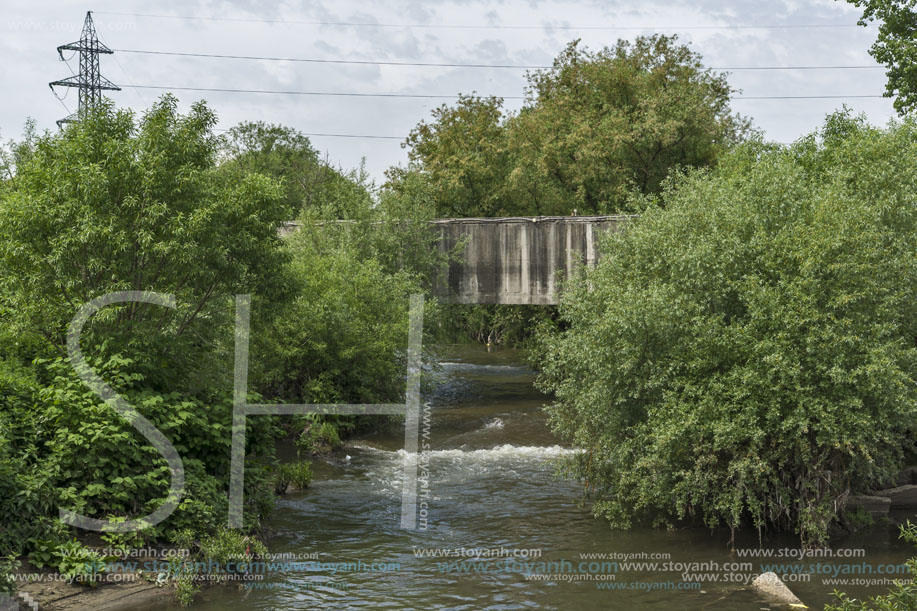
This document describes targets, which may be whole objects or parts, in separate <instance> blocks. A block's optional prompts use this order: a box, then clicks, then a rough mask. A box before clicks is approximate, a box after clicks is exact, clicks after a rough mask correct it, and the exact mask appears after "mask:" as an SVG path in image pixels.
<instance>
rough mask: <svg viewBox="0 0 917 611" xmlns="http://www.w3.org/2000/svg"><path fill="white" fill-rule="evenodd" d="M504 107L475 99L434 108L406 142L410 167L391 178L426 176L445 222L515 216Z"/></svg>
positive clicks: (497, 102)
mask: <svg viewBox="0 0 917 611" xmlns="http://www.w3.org/2000/svg"><path fill="white" fill-rule="evenodd" d="M502 106H503V100H502V99H500V98H497V97H493V96H491V97H488V98H482V97H477V96H473V95H471V96H460V97H459V101H458V102H456V104H455V106H452V107H450V106H447V105H445V104H443V105H442V106H440V107H439V108H437V109H435V110H434V111H433V120H432V121H431V122H430V123H427V122H426V121H421V122H420V123H419V124H418V125H417V127H415V128H414V129H413V130H412V131H411V133H410V135H409V136H408V138H407V140H406V142H405V143H404V146H405V147H406V148H407V149H408V159H409V160H410V165H409V166H408V168H406V169H405V168H393V169H392V170H390V171H389V179H390V180H391V181H392V182H395V183H397V182H398V181H399V180H404V179H405V175H406V174H410V173H414V172H422V173H423V174H425V175H426V176H427V178H428V181H429V185H430V188H431V189H432V194H433V197H434V200H435V202H436V212H437V215H439V216H441V217H468V216H499V215H501V214H509V213H512V212H513V210H512V208H511V206H509V205H508V202H506V201H505V194H504V189H505V183H506V179H507V175H508V172H509V171H510V166H509V153H508V150H507V143H506V129H505V126H504V113H503V109H502Z"/></svg>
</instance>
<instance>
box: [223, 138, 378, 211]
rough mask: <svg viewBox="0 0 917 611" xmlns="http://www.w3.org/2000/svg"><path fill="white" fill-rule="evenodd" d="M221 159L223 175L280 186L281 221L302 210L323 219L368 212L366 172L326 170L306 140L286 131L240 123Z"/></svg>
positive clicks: (316, 152)
mask: <svg viewBox="0 0 917 611" xmlns="http://www.w3.org/2000/svg"><path fill="white" fill-rule="evenodd" d="M224 157H225V160H226V163H225V164H224V169H226V170H227V171H231V170H236V171H238V172H240V174H241V175H243V176H244V175H246V174H252V173H258V174H262V175H264V176H268V177H271V178H274V179H275V180H277V181H279V182H280V183H281V184H282V185H283V192H284V203H285V204H286V210H287V219H286V220H290V221H291V220H294V219H296V218H297V217H299V215H300V214H301V213H302V212H303V211H304V210H310V211H312V212H316V213H317V214H318V216H320V217H322V218H330V219H344V218H354V217H355V215H359V214H360V213H361V212H363V211H364V210H367V209H368V208H369V206H368V203H369V200H370V194H369V188H368V181H367V177H366V173H365V171H363V169H362V168H360V169H358V170H356V171H354V172H349V173H348V172H343V171H341V170H339V169H335V168H333V167H331V166H330V165H329V164H328V162H327V161H324V160H322V159H320V158H319V154H318V151H316V150H315V149H314V148H313V147H312V143H311V142H310V141H309V138H308V137H306V136H304V135H303V134H302V133H301V132H299V131H297V130H295V129H293V128H291V127H286V126H283V125H269V124H267V123H264V122H262V121H255V122H251V121H243V122H242V123H240V124H239V125H236V126H235V127H233V128H232V129H230V130H229V134H228V138H227V141H226V145H225V150H224Z"/></svg>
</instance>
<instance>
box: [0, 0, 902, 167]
mask: <svg viewBox="0 0 917 611" xmlns="http://www.w3.org/2000/svg"><path fill="white" fill-rule="evenodd" d="M0 6H2V9H0V10H2V24H0V91H2V95H3V99H2V104H0V136H2V138H4V139H7V138H10V137H16V136H18V135H19V134H20V133H21V131H22V127H23V124H24V122H25V120H26V118H27V117H32V118H34V119H35V121H36V122H37V124H38V127H39V128H41V129H55V123H54V122H55V120H57V119H59V118H61V117H63V116H65V115H66V114H67V110H65V107H64V106H65V105H66V107H68V108H69V109H70V110H75V108H76V98H77V95H76V90H75V89H74V90H69V94H68V95H67V97H66V98H65V99H64V100H63V104H62V103H61V102H60V101H59V100H58V99H56V98H55V96H54V95H53V94H52V92H51V90H50V89H49V88H48V82H50V81H53V80H57V79H61V78H64V77H67V76H69V75H70V74H71V72H70V68H68V65H67V64H65V63H64V62H62V61H60V60H59V59H58V56H57V53H56V51H55V49H56V47H57V46H58V45H60V44H64V43H68V42H72V41H75V40H77V39H78V38H79V31H80V29H81V27H82V22H83V18H84V16H85V13H86V11H87V10H90V9H91V10H92V11H94V15H95V21H96V26H97V29H98V31H99V35H100V38H101V40H102V41H103V42H104V43H106V44H107V45H108V46H109V47H111V48H113V49H118V50H120V51H118V52H117V53H116V54H115V55H114V56H102V60H101V62H102V74H103V75H104V76H106V77H108V78H109V79H111V80H112V81H114V82H115V83H117V84H118V85H121V86H124V87H125V88H124V89H123V90H122V91H119V92H113V93H111V97H112V98H113V99H114V100H115V101H116V103H117V104H119V105H121V106H130V107H132V108H135V109H138V110H139V109H142V108H144V107H147V106H149V105H150V103H151V102H152V101H153V100H154V99H155V98H156V97H157V96H158V95H160V94H161V93H162V92H163V90H161V89H146V88H131V87H127V86H129V85H135V86H166V87H196V88H224V89H225V88H230V89H258V90H275V91H308V92H349V93H399V94H421V95H443V96H454V95H455V94H457V93H460V92H461V93H471V92H477V93H479V94H495V95H498V96H521V95H522V94H523V88H524V86H525V82H526V81H525V70H522V69H506V68H490V67H487V68H463V67H428V66H397V65H378V64H321V63H309V62H285V61H263V60H242V59H215V58H194V57H186V56H169V55H149V54H140V53H132V52H128V51H129V50H131V51H161V52H162V51H165V52H181V53H205V54H228V55H246V56H259V57H262V56H268V57H282V58H303V59H324V60H357V61H369V62H379V61H384V62H420V63H465V64H468V63H474V64H512V65H520V64H522V65H545V64H550V63H551V60H552V59H553V57H554V56H555V55H556V54H557V53H558V52H559V51H560V50H561V49H562V48H563V47H564V46H565V45H566V44H567V43H568V42H569V41H570V40H572V39H575V38H581V39H582V41H583V43H584V44H585V45H587V46H589V47H591V48H600V47H603V46H606V45H611V44H613V43H614V42H615V41H616V40H617V39H618V38H634V37H636V36H638V35H640V34H651V33H654V32H663V33H667V34H668V33H677V34H678V35H679V37H680V39H681V40H682V41H683V42H685V43H688V44H690V45H691V47H692V48H693V49H694V50H695V51H697V52H699V53H701V54H702V56H703V57H704V60H705V62H706V64H707V65H708V66H711V67H715V68H743V67H785V66H875V62H874V61H873V60H872V58H871V57H870V56H869V55H868V53H867V50H868V48H869V46H870V44H872V42H873V40H874V38H875V29H874V28H862V27H858V26H856V20H857V17H858V16H859V13H858V11H857V10H856V9H855V8H853V7H851V6H849V5H848V4H847V3H846V2H843V1H840V2H836V1H834V0H775V1H766V0H765V1H760V0H690V1H688V0H643V1H641V2H632V1H626V2H625V1H619V0H611V1H589V0H578V1H576V2H548V1H546V2H542V1H540V0H528V1H526V0H505V1H495V0H482V1H474V0H467V1H462V0H458V1H452V2H442V1H437V2H430V1H426V2H419V1H408V0H403V1H399V0H392V1H390V2H385V3H382V2H379V3H374V2H366V1H363V2H353V1H350V0H337V1H335V2H330V1H327V0H325V1H321V2H308V1H305V0H303V1H297V0H281V1H277V2H255V1H254V0H225V1H217V0H213V1H207V0H198V1H187V0H185V1H181V2H179V1H176V0H159V1H157V2H140V1H138V0H117V1H115V0H94V2H93V3H92V4H87V3H85V2H74V1H64V0H59V1H36V2H28V3H27V2H19V1H14V0H0ZM112 13H119V14H112ZM188 17H197V18H201V17H202V18H207V19H188ZM373 24H374V25H373ZM813 25H818V26H831V27H799V26H813ZM786 26H793V27H786ZM65 56H66V57H68V55H65ZM69 66H70V67H72V68H73V70H77V68H78V62H77V58H73V59H71V60H70V62H69ZM729 78H730V81H731V82H732V84H733V86H734V87H736V88H738V89H741V90H742V94H741V95H742V96H746V97H750V98H751V97H761V96H842V95H843V96H848V95H849V96H877V95H880V94H881V93H882V91H883V89H884V82H885V76H884V71H883V70H882V69H881V68H880V69H875V68H856V69H854V68H844V69H818V70H733V71H732V74H731V76H730V77H729ZM67 92H68V90H67V89H62V88H61V89H58V95H60V96H64V94H66V93H67ZM176 94H177V95H178V97H179V99H180V100H181V102H182V104H183V105H184V106H187V105H188V104H190V103H192V102H194V101H196V100H199V99H206V100H207V101H208V102H209V103H210V104H211V105H212V106H213V107H214V108H215V109H216V111H217V112H218V113H219V116H220V127H221V128H227V127H230V126H232V125H234V124H235V123H238V122H239V121H242V120H262V121H267V122H271V123H281V124H284V125H289V126H292V127H295V128H296V129H298V130H300V131H302V132H305V133H310V134H350V135H357V136H386V137H388V138H365V137H359V138H344V137H334V136H329V135H316V136H313V137H312V141H313V143H314V145H315V147H316V148H318V149H319V150H320V151H323V152H324V153H326V154H327V155H328V157H329V158H330V160H331V161H332V162H334V163H336V164H340V165H342V166H343V167H345V168H350V167H354V166H356V165H358V164H359V163H360V160H361V159H365V160H366V167H367V169H368V170H369V171H370V173H371V174H372V176H373V177H374V178H376V179H377V180H381V179H382V178H383V173H384V171H385V169H386V168H387V167H389V166H391V165H393V164H397V163H403V162H404V160H405V152H404V150H403V149H402V148H401V147H400V141H401V139H403V138H404V136H405V135H406V134H407V133H408V132H409V131H410V129H411V128H412V127H413V126H414V125H415V124H416V123H417V122H418V121H419V120H421V119H423V118H426V117H428V116H429V114H430V111H431V110H432V109H433V108H435V107H436V106H438V105H439V104H441V103H443V102H449V101H450V100H449V99H448V98H443V99H437V98H396V97H390V98H386V97H337V96H314V95H274V94H252V93H222V92H200V91H176ZM845 102H846V103H847V104H848V105H849V106H850V107H851V108H853V109H855V110H856V111H858V112H864V113H866V114H867V115H868V116H869V118H870V120H871V121H873V122H874V123H877V124H882V123H885V122H886V121H887V120H888V119H889V118H890V117H892V116H893V114H894V112H893V110H892V107H891V102H890V101H889V100H887V99H884V98H850V99H848V100H843V99H764V100H762V99H744V100H741V99H736V100H734V102H733V108H734V109H735V110H737V111H739V112H741V113H742V114H745V115H747V116H750V117H751V118H752V119H753V121H754V123H755V125H756V126H757V127H758V128H760V129H762V130H764V132H765V133H766V135H767V137H768V138H770V139H773V140H776V141H779V142H791V141H792V140H794V139H795V138H797V137H799V136H800V135H802V134H805V133H807V132H809V131H811V130H812V129H814V128H815V127H816V126H817V125H818V124H819V123H820V122H821V120H822V119H823V117H824V115H825V114H826V113H828V112H830V111H831V110H833V109H835V108H837V107H839V106H841V104H843V103H845ZM520 103H521V102H520V101H518V100H512V99H509V100H507V102H506V106H507V107H508V108H510V109H514V108H518V106H519V105H520Z"/></svg>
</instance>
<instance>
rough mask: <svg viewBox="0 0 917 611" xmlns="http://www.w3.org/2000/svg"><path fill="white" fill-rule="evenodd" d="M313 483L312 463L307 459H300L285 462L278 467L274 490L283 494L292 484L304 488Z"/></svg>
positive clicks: (297, 487)
mask: <svg viewBox="0 0 917 611" xmlns="http://www.w3.org/2000/svg"><path fill="white" fill-rule="evenodd" d="M311 483H312V466H311V463H309V462H308V461H305V460H298V461H296V462H292V463H284V464H282V465H280V466H279V467H278V468H277V475H276V480H275V484H274V490H275V491H276V492H277V494H283V493H284V492H286V491H287V488H289V487H290V486H293V487H294V488H296V489H299V490H302V489H303V488H308V487H309V484H311Z"/></svg>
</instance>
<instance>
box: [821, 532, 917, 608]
mask: <svg viewBox="0 0 917 611" xmlns="http://www.w3.org/2000/svg"><path fill="white" fill-rule="evenodd" d="M901 538H902V539H904V540H905V541H908V542H909V543H915V544H917V525H915V524H911V522H910V520H908V522H907V524H905V525H903V526H902V527H901ZM907 566H908V569H909V574H910V575H917V557H915V558H911V559H910V560H908V561H907ZM834 596H835V597H836V598H837V599H838V602H837V604H834V605H826V606H825V611H910V610H911V609H917V582H914V581H913V580H911V579H907V580H902V581H901V582H899V583H898V584H897V585H895V587H894V588H892V589H891V590H890V591H889V592H888V594H883V595H882V596H876V597H873V598H870V599H868V600H857V599H855V598H850V597H849V596H847V595H846V594H844V593H843V592H838V591H837V590H835V591H834Z"/></svg>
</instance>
